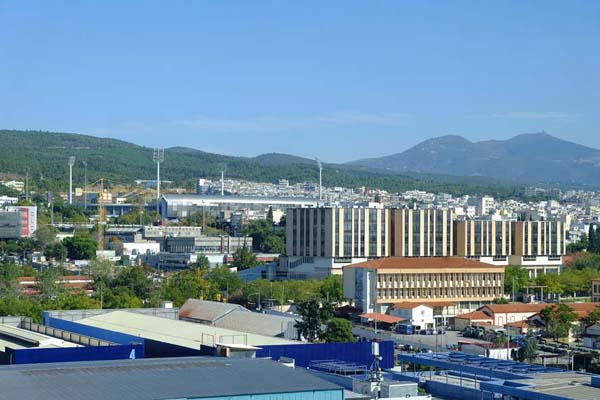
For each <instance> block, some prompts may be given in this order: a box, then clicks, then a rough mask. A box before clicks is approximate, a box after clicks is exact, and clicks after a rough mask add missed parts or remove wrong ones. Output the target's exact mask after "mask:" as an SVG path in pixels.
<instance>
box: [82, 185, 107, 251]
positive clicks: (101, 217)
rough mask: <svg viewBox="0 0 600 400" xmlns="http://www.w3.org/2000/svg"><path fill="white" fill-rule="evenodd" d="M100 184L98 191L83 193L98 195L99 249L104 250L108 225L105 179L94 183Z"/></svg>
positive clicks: (85, 191)
mask: <svg viewBox="0 0 600 400" xmlns="http://www.w3.org/2000/svg"><path fill="white" fill-rule="evenodd" d="M95 184H98V185H99V187H98V190H84V191H83V193H86V194H87V193H94V194H97V195H98V220H97V222H98V248H99V250H104V225H106V209H105V208H104V178H100V179H99V180H97V181H96V182H94V183H92V186H94V185H95Z"/></svg>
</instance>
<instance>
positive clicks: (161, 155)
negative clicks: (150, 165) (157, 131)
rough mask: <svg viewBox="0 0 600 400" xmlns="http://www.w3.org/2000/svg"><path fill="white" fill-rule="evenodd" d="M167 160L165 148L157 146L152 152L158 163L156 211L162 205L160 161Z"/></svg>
mask: <svg viewBox="0 0 600 400" xmlns="http://www.w3.org/2000/svg"><path fill="white" fill-rule="evenodd" d="M164 160H165V149H163V148H162V147H155V148H154V153H153V154H152V161H154V162H155V163H156V212H157V213H158V212H159V206H160V163H161V162H163V161H164Z"/></svg>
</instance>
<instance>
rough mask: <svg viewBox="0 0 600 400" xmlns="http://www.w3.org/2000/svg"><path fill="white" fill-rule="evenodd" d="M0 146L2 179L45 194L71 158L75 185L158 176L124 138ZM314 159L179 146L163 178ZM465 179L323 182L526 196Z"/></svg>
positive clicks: (36, 137)
mask: <svg viewBox="0 0 600 400" xmlns="http://www.w3.org/2000/svg"><path fill="white" fill-rule="evenodd" d="M0 146H1V148H2V156H0V174H6V173H10V174H17V175H20V176H25V172H26V171H27V169H29V171H30V176H31V177H32V186H33V187H37V188H40V189H43V190H48V189H50V190H64V189H65V187H66V183H67V180H68V167H67V159H68V158H69V156H75V157H76V159H77V165H76V168H75V169H74V180H75V182H76V183H77V184H79V185H81V182H83V171H84V168H83V165H82V164H81V161H86V162H87V163H88V181H89V182H93V181H95V180H97V179H99V178H100V177H104V178H107V179H108V180H109V181H110V182H113V183H123V184H130V183H132V182H133V180H135V179H154V177H155V168H156V167H155V164H154V163H153V162H152V148H149V147H143V146H138V145H135V144H132V143H127V142H124V141H121V140H115V139H107V138H98V137H94V136H87V135H79V134H68V133H53V132H40V131H14V130H0ZM307 161H308V160H307V159H303V158H300V157H295V156H287V155H281V154H277V155H275V156H272V155H261V156H258V157H256V158H247V157H232V156H224V155H219V154H212V153H206V152H203V151H199V150H195V149H190V148H184V147H174V148H169V149H165V161H164V163H163V164H162V165H161V177H162V178H163V179H165V180H172V181H174V182H175V183H176V184H178V185H183V186H187V187H190V188H191V187H193V185H194V182H195V179H197V178H200V177H205V178H209V179H211V178H212V179H214V178H218V177H220V171H221V170H225V171H226V176H227V177H229V178H238V179H247V180H253V181H262V182H275V181H277V180H278V179H282V178H284V179H288V180H289V181H290V182H292V183H296V182H305V181H313V182H314V181H316V179H317V170H316V166H315V164H314V163H309V162H307ZM461 179H462V181H457V179H456V178H454V179H449V181H446V180H445V179H444V178H443V177H436V176H434V175H429V176H424V177H423V178H420V177H415V176H407V175H399V174H397V173H395V174H391V173H390V172H384V171H376V170H367V169H364V168H361V167H356V166H348V165H335V164H325V165H324V170H323V182H324V184H325V185H327V186H346V187H355V188H357V187H361V186H367V187H370V188H381V189H385V190H388V191H391V192H397V191H404V190H412V189H420V190H428V191H434V192H442V191H444V192H449V193H453V194H455V195H458V194H465V193H469V194H476V193H490V194H494V195H496V196H498V197H506V196H514V195H518V193H519V190H520V189H519V188H518V187H516V186H512V185H499V184H498V183H497V182H491V183H490V184H485V182H482V181H484V180H482V179H478V180H477V181H474V182H473V183H471V182H469V181H468V179H467V178H461Z"/></svg>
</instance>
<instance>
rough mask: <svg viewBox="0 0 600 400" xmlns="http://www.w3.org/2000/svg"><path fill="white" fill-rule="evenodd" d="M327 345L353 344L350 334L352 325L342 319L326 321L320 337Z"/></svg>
mask: <svg viewBox="0 0 600 400" xmlns="http://www.w3.org/2000/svg"><path fill="white" fill-rule="evenodd" d="M322 339H323V340H325V341H326V342H327V343H338V342H355V341H356V338H355V337H354V335H353V334H352V323H351V322H350V321H348V320H346V319H343V318H332V319H330V320H329V321H327V328H326V329H325V332H324V333H323V335H322Z"/></svg>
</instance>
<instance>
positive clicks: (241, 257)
mask: <svg viewBox="0 0 600 400" xmlns="http://www.w3.org/2000/svg"><path fill="white" fill-rule="evenodd" d="M231 265H232V266H233V267H234V268H237V270H238V271H243V270H245V269H248V268H254V267H256V266H258V265H260V262H258V260H257V259H256V256H255V255H254V253H252V251H251V250H250V249H249V248H248V247H246V246H244V247H241V248H239V249H237V250H236V251H235V253H234V254H233V263H232V264H231Z"/></svg>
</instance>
